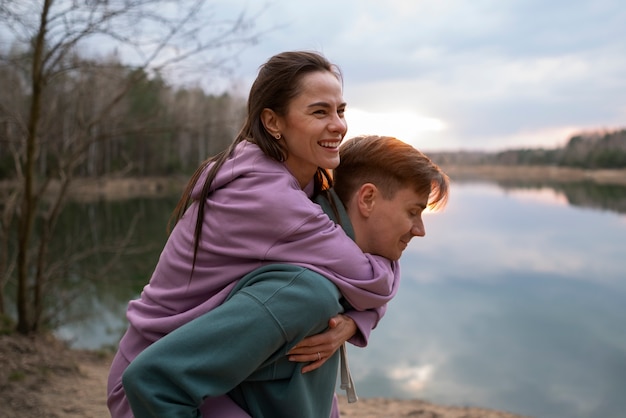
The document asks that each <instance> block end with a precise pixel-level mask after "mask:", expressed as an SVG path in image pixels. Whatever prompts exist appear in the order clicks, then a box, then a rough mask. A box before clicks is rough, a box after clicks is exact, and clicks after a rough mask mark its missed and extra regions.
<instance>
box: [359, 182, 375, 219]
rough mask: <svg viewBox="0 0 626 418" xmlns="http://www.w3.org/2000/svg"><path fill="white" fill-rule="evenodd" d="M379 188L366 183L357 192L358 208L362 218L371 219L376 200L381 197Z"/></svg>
mask: <svg viewBox="0 0 626 418" xmlns="http://www.w3.org/2000/svg"><path fill="white" fill-rule="evenodd" d="M379 194H380V193H379V191H378V188H377V187H376V186H375V185H373V184H372V183H365V184H363V185H361V187H359V190H358V191H357V194H356V198H357V206H358V208H359V212H360V213H361V216H363V217H365V218H369V217H370V215H371V214H372V211H373V210H374V206H375V205H376V198H377V197H378V195H379Z"/></svg>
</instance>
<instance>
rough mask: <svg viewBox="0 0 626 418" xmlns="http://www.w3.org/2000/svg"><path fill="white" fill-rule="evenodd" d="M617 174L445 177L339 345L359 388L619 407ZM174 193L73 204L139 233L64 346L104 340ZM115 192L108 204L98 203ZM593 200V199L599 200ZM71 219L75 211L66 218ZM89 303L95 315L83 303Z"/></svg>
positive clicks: (109, 227) (505, 402)
mask: <svg viewBox="0 0 626 418" xmlns="http://www.w3.org/2000/svg"><path fill="white" fill-rule="evenodd" d="M625 196H626V188H624V187H616V186H610V187H603V186H600V187H598V188H596V189H594V188H593V187H591V185H589V184H585V185H582V184H580V185H573V184H570V185H561V186H558V187H557V186H546V185H527V184H526V185H511V184H506V185H503V184H501V185H497V184H493V183H454V184H453V185H452V194H451V199H450V203H449V206H448V208H447V209H446V211H445V212H443V213H438V214H429V215H426V217H425V223H426V231H427V235H426V237H425V238H423V239H415V240H413V242H412V243H411V245H410V246H409V248H408V249H407V250H406V252H405V255H404V256H403V259H402V262H401V264H402V273H403V274H402V276H403V282H402V285H401V288H400V292H399V294H398V296H397V297H396V299H394V301H393V302H392V303H391V305H390V307H389V310H388V313H387V315H386V317H385V318H384V319H383V321H382V322H381V323H380V325H379V327H378V328H377V329H376V330H375V331H374V333H373V336H372V340H371V343H370V346H369V347H368V348H367V349H364V350H363V349H356V348H353V347H351V348H350V353H351V355H350V358H351V360H350V361H351V369H352V371H353V373H354V376H355V380H356V385H357V390H358V392H359V395H360V396H362V397H374V396H387V397H395V398H414V397H419V398H422V399H427V400H430V401H433V402H441V403H449V404H456V405H476V406H486V407H492V408H498V409H504V410H510V411H513V412H516V413H520V414H526V415H529V416H535V417H554V418H582V417H589V416H601V417H603V418H613V417H621V416H622V415H623V411H624V410H626V400H625V399H624V397H623V396H622V394H621V392H622V390H623V387H626V333H624V332H623V328H624V318H626V281H625V280H624V278H625V277H626V258H625V257H624V256H625V255H626V243H625V240H624V237H625V236H626V222H625V221H626V217H625V216H624V215H623V213H626V211H625V208H624V199H625ZM174 202H175V198H173V199H153V200H145V199H137V200H133V201H128V202H116V203H102V202H101V203H98V204H97V205H96V206H93V207H88V205H87V206H77V207H76V209H75V212H74V214H73V215H72V216H71V217H70V218H69V219H68V220H67V222H68V223H67V225H66V228H67V229H68V230H72V228H76V227H75V226H72V225H80V226H84V225H85V223H84V222H87V221H86V220H85V219H86V218H85V217H84V216H87V213H88V212H90V211H91V212H93V213H92V214H91V215H89V216H90V217H91V218H90V219H92V221H93V219H98V218H100V219H103V220H104V223H103V224H102V225H101V226H93V225H92V226H91V228H95V230H94V231H93V232H92V235H93V236H96V235H97V236H98V237H100V238H102V237H104V236H106V235H107V234H112V233H113V232H115V231H117V232H116V233H122V232H123V231H125V230H126V229H127V228H128V225H129V222H130V220H131V218H132V214H135V213H141V214H142V216H141V223H140V224H141V225H139V224H138V226H137V227H138V228H140V229H139V233H138V234H137V240H138V241H137V243H136V244H137V245H138V246H143V245H145V244H153V246H154V248H153V250H152V251H151V252H150V253H148V254H144V255H141V256H140V255H129V256H127V257H125V258H124V260H123V264H121V265H120V269H118V270H117V271H116V275H115V276H114V277H106V278H104V277H103V278H101V280H100V281H99V282H97V283H94V284H92V287H91V288H90V289H91V290H90V292H89V293H83V297H82V298H81V299H80V303H79V304H75V305H73V310H72V312H71V313H70V314H71V315H72V316H76V315H83V317H84V318H86V320H84V321H83V322H82V323H73V324H71V325H68V326H65V327H64V328H62V329H60V330H59V332H60V333H61V334H62V335H64V336H69V337H71V338H72V340H73V341H74V346H76V347H87V348H95V347H100V346H103V345H114V344H115V343H116V342H117V339H118V338H119V336H120V332H121V330H123V329H124V328H125V326H126V323H125V319H124V310H125V307H126V303H127V301H128V300H129V299H130V298H132V297H135V296H137V295H138V293H139V292H140V290H141V287H142V286H143V285H144V284H145V282H146V280H147V279H148V277H149V275H150V272H151V271H152V268H153V267H154V263H155V262H156V259H157V257H158V254H159V251H160V248H161V247H162V245H163V242H164V240H165V233H164V227H165V223H166V220H167V217H168V215H169V212H170V211H171V208H172V207H173V205H174ZM110 205H120V206H110ZM598 209H602V210H598ZM78 222H80V223H78ZM89 314H93V315H89Z"/></svg>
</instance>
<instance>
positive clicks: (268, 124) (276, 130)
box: [261, 108, 281, 139]
mask: <svg viewBox="0 0 626 418" xmlns="http://www.w3.org/2000/svg"><path fill="white" fill-rule="evenodd" d="M261 122H262V123H263V126H264V127H265V130H266V131H267V132H269V134H270V135H272V136H273V137H274V138H276V139H280V137H281V133H280V126H279V125H280V123H279V120H278V115H277V114H276V112H274V111H273V110H272V109H268V108H265V109H263V111H262V112H261Z"/></svg>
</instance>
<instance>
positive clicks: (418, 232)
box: [411, 219, 426, 237]
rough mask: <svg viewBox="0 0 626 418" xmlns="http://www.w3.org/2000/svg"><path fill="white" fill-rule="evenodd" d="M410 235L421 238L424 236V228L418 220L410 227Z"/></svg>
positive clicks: (422, 223)
mask: <svg viewBox="0 0 626 418" xmlns="http://www.w3.org/2000/svg"><path fill="white" fill-rule="evenodd" d="M411 235H413V236H414V237H423V236H425V235H426V228H424V222H422V220H421V219H420V221H419V222H415V223H414V224H413V226H412V227H411Z"/></svg>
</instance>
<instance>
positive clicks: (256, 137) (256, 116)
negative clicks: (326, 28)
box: [168, 51, 342, 277]
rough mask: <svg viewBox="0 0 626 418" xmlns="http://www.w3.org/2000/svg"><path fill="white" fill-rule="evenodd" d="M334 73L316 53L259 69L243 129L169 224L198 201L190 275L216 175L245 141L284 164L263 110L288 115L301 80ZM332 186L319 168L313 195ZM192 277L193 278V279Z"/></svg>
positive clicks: (210, 161)
mask: <svg viewBox="0 0 626 418" xmlns="http://www.w3.org/2000/svg"><path fill="white" fill-rule="evenodd" d="M318 71H321V72H325V71H328V72H331V73H332V74H334V75H335V76H336V77H337V78H338V79H339V80H340V81H342V74H341V71H340V70H339V68H338V67H337V66H336V65H334V64H332V63H331V62H329V61H328V60H327V59H326V58H324V57H323V56H322V55H320V54H318V53H316V52H308V51H290V52H283V53H280V54H277V55H274V56H273V57H271V58H270V59H269V60H268V61H267V62H266V63H265V64H263V65H262V66H261V67H260V69H259V74H258V76H257V78H256V80H255V81H254V83H253V84H252V87H251V88H250V94H249V96H248V113H247V116H246V120H245V122H244V125H243V127H242V128H241V130H240V131H239V133H238V134H237V136H236V137H235V140H234V141H233V142H232V143H231V144H230V146H229V147H228V148H227V149H225V150H224V151H222V152H220V153H219V154H217V155H215V156H213V157H210V158H207V159H206V160H205V161H203V162H202V164H201V165H200V167H198V169H196V171H195V172H194V173H193V175H192V176H191V178H190V180H189V182H188V183H187V185H186V187H185V190H184V191H183V194H182V195H181V198H180V200H179V201H178V204H177V205H176V208H175V209H174V211H173V213H172V215H171V216H170V220H169V222H168V232H171V230H172V229H173V228H174V227H175V226H176V224H177V223H178V221H179V220H180V219H181V218H182V216H183V215H184V213H185V211H186V210H187V208H188V207H189V206H190V205H191V204H192V203H193V202H194V200H197V202H198V213H197V218H196V225H195V229H194V249H193V264H192V269H191V275H193V271H194V269H195V264H196V258H197V254H198V247H199V245H200V236H201V234H202V225H203V223H204V215H205V208H206V204H207V197H208V195H209V194H210V191H211V185H212V183H213V180H214V179H215V176H216V175H217V172H218V171H219V170H220V168H221V167H222V166H223V165H224V163H225V162H226V160H228V158H230V157H231V155H232V154H233V152H234V150H235V148H236V147H237V145H238V144H239V143H241V142H243V141H249V142H252V143H254V144H256V145H258V146H259V148H261V150H262V151H263V152H264V153H265V154H266V155H267V156H269V157H270V158H273V159H275V160H276V161H285V160H286V159H287V155H288V150H287V149H286V147H285V143H284V141H279V140H276V139H275V138H274V137H273V136H272V135H271V134H270V133H269V132H267V130H266V129H265V127H264V125H263V122H262V121H261V113H262V112H263V109H271V110H273V111H274V112H275V113H276V114H278V115H285V114H286V113H287V109H288V107H289V104H290V103H291V101H292V100H293V99H294V98H295V97H297V96H298V95H299V94H300V93H301V80H302V78H303V77H304V76H305V75H307V74H310V73H314V72H318ZM209 166H210V168H209V169H208V170H209V171H208V173H207V176H206V178H205V180H204V184H203V185H202V192H201V194H200V196H199V197H198V198H197V199H194V198H193V197H192V191H193V190H194V188H195V187H196V184H197V183H198V181H199V180H200V178H201V177H202V175H203V173H204V171H205V170H207V168H208V167H209ZM331 186H332V176H331V174H330V172H329V171H328V170H326V169H323V168H320V167H318V169H317V172H316V174H315V176H314V194H315V195H317V194H318V193H320V192H321V191H322V190H324V189H327V188H330V187H331ZM190 277H191V276H190Z"/></svg>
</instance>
